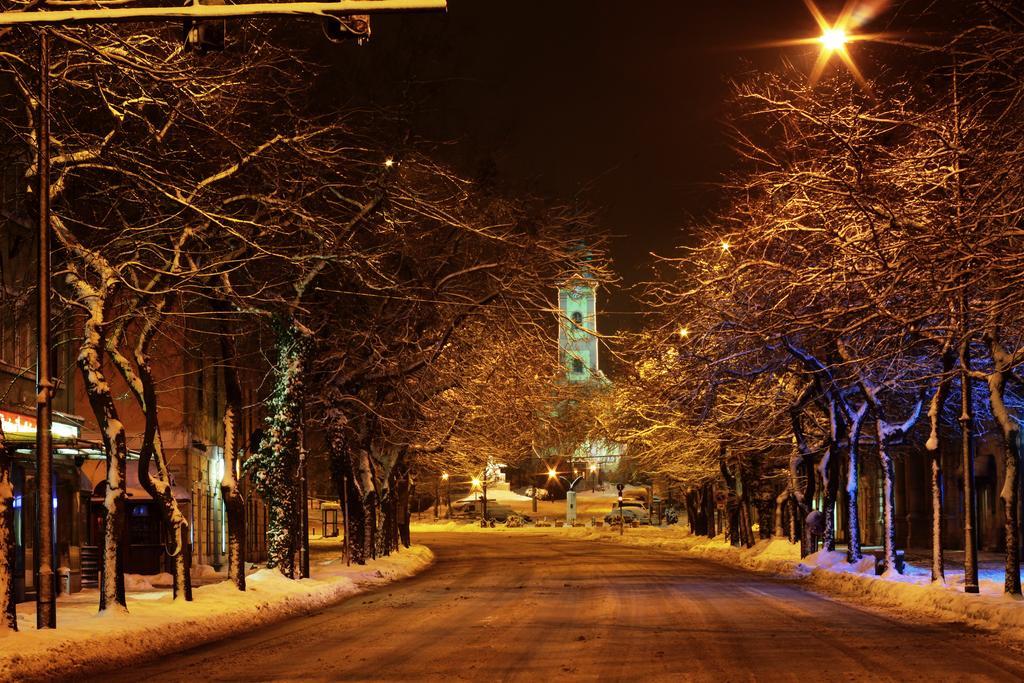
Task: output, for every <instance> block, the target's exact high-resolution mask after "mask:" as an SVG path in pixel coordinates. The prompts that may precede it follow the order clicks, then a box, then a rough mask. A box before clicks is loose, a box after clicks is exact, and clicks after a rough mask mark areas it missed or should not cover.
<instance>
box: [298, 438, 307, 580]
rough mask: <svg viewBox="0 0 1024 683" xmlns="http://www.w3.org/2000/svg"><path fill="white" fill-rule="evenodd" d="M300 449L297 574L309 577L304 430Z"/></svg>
mask: <svg viewBox="0 0 1024 683" xmlns="http://www.w3.org/2000/svg"><path fill="white" fill-rule="evenodd" d="M302 441H303V445H302V450H301V452H300V455H299V470H300V474H299V479H300V484H299V485H300V486H301V487H302V488H301V492H302V509H301V510H300V511H299V527H300V530H301V533H302V538H301V539H299V574H300V575H301V576H302V578H304V579H308V578H309V480H308V479H307V478H306V447H305V441H306V430H305V426H303V430H302Z"/></svg>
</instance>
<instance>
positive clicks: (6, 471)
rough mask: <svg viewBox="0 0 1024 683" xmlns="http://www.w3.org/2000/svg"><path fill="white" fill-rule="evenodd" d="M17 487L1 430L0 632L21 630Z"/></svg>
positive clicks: (0, 429)
mask: <svg viewBox="0 0 1024 683" xmlns="http://www.w3.org/2000/svg"><path fill="white" fill-rule="evenodd" d="M13 560H14V484H13V482H12V481H11V454H10V452H9V451H8V450H7V444H6V443H5V442H4V434H3V430H2V428H0V609H2V611H0V631H4V630H10V631H17V630H18V615H17V612H16V611H15V605H14V562H13Z"/></svg>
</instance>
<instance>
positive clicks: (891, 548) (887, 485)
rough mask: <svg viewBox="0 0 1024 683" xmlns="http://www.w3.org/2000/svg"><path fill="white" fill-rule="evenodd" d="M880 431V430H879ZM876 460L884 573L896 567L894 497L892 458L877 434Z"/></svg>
mask: <svg viewBox="0 0 1024 683" xmlns="http://www.w3.org/2000/svg"><path fill="white" fill-rule="evenodd" d="M879 431H881V430H879ZM878 459H879V461H880V462H881V465H882V543H883V546H884V550H885V565H884V569H885V571H889V570H891V569H894V568H895V567H896V507H895V505H896V497H895V489H896V485H895V477H894V468H893V462H892V456H891V455H890V454H889V449H888V446H887V445H886V444H885V439H884V437H883V435H882V434H879V445H878Z"/></svg>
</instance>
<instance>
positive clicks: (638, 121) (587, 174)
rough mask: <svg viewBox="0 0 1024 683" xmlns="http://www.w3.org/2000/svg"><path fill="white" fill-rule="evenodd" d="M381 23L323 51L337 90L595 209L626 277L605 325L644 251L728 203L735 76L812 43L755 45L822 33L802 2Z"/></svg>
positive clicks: (689, 0)
mask: <svg viewBox="0 0 1024 683" xmlns="http://www.w3.org/2000/svg"><path fill="white" fill-rule="evenodd" d="M824 6H825V7H827V6H828V5H827V4H825V5H824ZM373 29H374V36H373V40H372V41H371V42H370V44H369V45H367V46H364V47H359V48H357V47H354V46H343V47H340V48H339V47H334V46H330V47H326V48H325V50H324V52H323V53H322V54H323V58H324V59H325V60H328V61H329V62H330V64H331V68H330V69H329V70H328V72H327V73H326V74H325V76H324V78H323V79H322V82H321V83H320V87H321V88H323V89H324V90H326V91H327V92H328V93H329V96H328V99H329V100H330V101H331V102H332V103H333V104H337V105H339V106H340V105H345V104H352V103H372V104H374V105H382V104H387V105H401V107H402V108H403V110H404V111H405V112H406V113H407V115H408V116H409V117H410V120H411V122H412V127H413V130H414V131H415V132H416V134H417V135H419V136H420V137H422V138H424V139H427V140H431V141H437V142H438V143H446V144H439V146H438V151H437V153H438V154H439V155H440V156H441V157H442V158H443V159H445V160H446V161H448V162H450V163H452V164H453V165H454V166H455V167H456V168H457V169H458V170H459V171H460V172H461V173H463V174H466V175H468V176H470V177H472V176H474V175H475V174H477V173H478V172H479V170H480V169H481V168H485V167H488V166H490V167H492V168H496V170H497V177H498V180H499V182H500V183H502V184H503V185H505V186H507V187H508V188H510V189H512V190H523V191H529V192H531V193H536V194H539V195H542V196H549V197H554V198H560V199H564V200H573V199H577V198H578V199H579V200H580V201H582V202H583V203H585V204H587V205H589V206H592V207H594V208H595V209H597V210H598V211H599V212H600V224H601V228H603V229H604V230H606V231H607V232H609V233H611V234H612V235H614V236H615V237H614V240H613V242H612V256H613V258H614V261H615V267H616V269H617V271H618V272H619V273H620V275H621V277H622V282H621V283H620V284H619V285H618V286H617V287H615V288H612V289H610V290H607V289H606V294H605V295H604V296H602V298H601V303H600V305H601V308H602V309H603V311H604V313H603V314H602V319H601V325H600V326H601V331H602V332H605V333H608V332H613V331H615V330H617V329H622V328H623V327H630V326H633V324H634V322H635V321H636V320H637V318H636V316H634V315H629V314H628V312H629V311H635V310H638V305H637V303H636V302H635V301H633V299H632V297H631V295H630V294H629V293H628V292H626V291H625V287H628V286H629V285H633V284H635V283H637V282H639V281H642V280H644V279H646V278H647V277H648V275H649V273H650V270H649V263H650V258H649V256H648V254H649V252H652V251H654V252H657V253H661V254H669V253H671V250H672V248H673V247H674V246H676V245H678V244H680V243H682V242H684V241H685V229H686V226H687V225H688V224H692V223H693V221H694V220H700V219H701V218H704V217H706V216H707V215H708V214H709V212H710V211H711V210H712V209H713V208H714V207H715V205H716V202H720V201H721V194H720V192H719V191H718V190H717V189H716V183H717V182H718V181H720V180H721V178H722V175H723V173H724V172H725V171H727V170H728V169H729V168H730V167H731V166H732V165H733V164H734V156H733V153H732V151H731V150H730V149H729V147H728V143H727V140H726V136H725V129H724V126H723V108H724V105H723V99H724V97H725V96H726V93H727V89H728V83H727V81H728V79H729V78H730V77H733V76H736V75H739V74H741V73H742V72H743V71H744V70H745V69H749V68H750V67H752V66H754V67H761V68H770V67H772V66H774V65H777V64H778V63H779V61H780V60H781V59H782V58H783V56H786V57H789V58H790V59H793V60H794V61H795V62H796V63H797V64H802V63H804V62H808V63H809V60H810V59H811V58H812V57H813V54H814V51H815V49H816V48H813V47H812V48H798V49H787V50H780V49H755V48H753V47H752V46H755V45H757V44H758V43H764V42H767V41H772V40H777V39H780V38H790V37H794V36H804V35H814V34H815V24H814V22H813V20H812V18H811V16H810V14H809V13H808V11H807V9H806V8H805V6H804V4H803V2H801V0H770V1H767V0H762V1H760V2H759V1H757V0H719V1H718V2H697V1H696V0H649V1H646V2H624V1H621V0H620V1H618V2H611V1H609V0H450V7H449V12H448V14H447V15H446V16H441V15H413V16H401V17H396V16H391V17H380V18H377V19H375V20H374V26H373ZM616 312H626V313H616Z"/></svg>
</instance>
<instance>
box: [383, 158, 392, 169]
mask: <svg viewBox="0 0 1024 683" xmlns="http://www.w3.org/2000/svg"><path fill="white" fill-rule="evenodd" d="M394 165H395V160H394V159H392V158H391V157H388V158H387V159H385V160H384V168H391V167H392V166H394Z"/></svg>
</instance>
